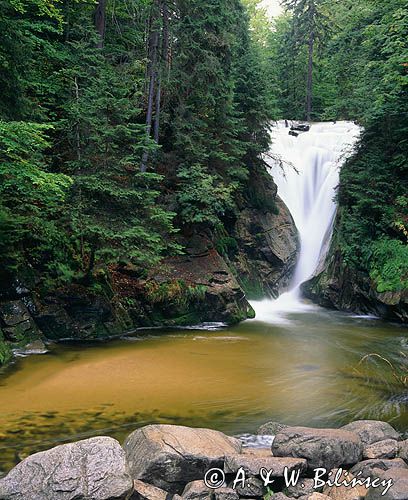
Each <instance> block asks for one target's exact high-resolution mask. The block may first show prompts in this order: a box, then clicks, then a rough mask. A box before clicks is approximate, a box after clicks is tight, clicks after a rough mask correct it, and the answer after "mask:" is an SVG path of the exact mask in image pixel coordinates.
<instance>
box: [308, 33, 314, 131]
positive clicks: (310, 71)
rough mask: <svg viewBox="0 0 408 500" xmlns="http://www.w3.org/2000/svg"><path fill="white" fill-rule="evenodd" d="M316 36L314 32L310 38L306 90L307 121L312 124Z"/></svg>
mask: <svg viewBox="0 0 408 500" xmlns="http://www.w3.org/2000/svg"><path fill="white" fill-rule="evenodd" d="M314 41H315V35H314V31H313V30H312V31H311V32H310V36H309V64H308V68H307V88H306V120H307V121H308V122H310V120H311V116H312V97H313V50H314Z"/></svg>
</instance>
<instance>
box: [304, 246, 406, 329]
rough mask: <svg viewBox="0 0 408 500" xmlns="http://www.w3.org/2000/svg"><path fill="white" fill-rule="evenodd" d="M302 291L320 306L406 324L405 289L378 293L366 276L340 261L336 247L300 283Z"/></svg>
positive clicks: (339, 254)
mask: <svg viewBox="0 0 408 500" xmlns="http://www.w3.org/2000/svg"><path fill="white" fill-rule="evenodd" d="M302 291H303V294H304V295H305V296H306V297H307V298H309V299H311V300H313V301H314V302H316V303H318V304H320V305H321V306H323V307H328V308H331V309H339V310H342V311H350V312H356V313H359V314H374V315H376V316H379V317H382V318H384V319H387V320H391V321H399V322H402V323H408V290H402V291H399V292H385V293H378V292H377V291H376V290H374V289H373V288H372V284H371V281H370V278H369V276H368V275H365V274H363V273H361V272H358V271H355V270H352V269H350V268H348V267H347V266H346V265H345V264H344V263H343V260H342V257H341V253H340V251H339V250H335V249H334V250H333V249H332V250H331V251H330V253H329V255H328V257H327V260H326V262H324V263H321V265H319V268H318V270H317V272H316V273H315V276H314V277H312V278H311V279H310V280H309V281H307V282H306V283H303V285H302Z"/></svg>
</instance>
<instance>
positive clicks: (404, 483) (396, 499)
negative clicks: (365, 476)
mask: <svg viewBox="0 0 408 500" xmlns="http://www.w3.org/2000/svg"><path fill="white" fill-rule="evenodd" d="M377 477H378V478H379V479H381V480H383V481H392V486H391V488H390V489H389V490H388V491H387V493H385V495H383V493H384V487H379V488H374V487H371V488H370V489H369V490H368V493H367V496H366V500H408V470H406V469H395V468H393V469H389V470H387V471H380V470H378V471H377Z"/></svg>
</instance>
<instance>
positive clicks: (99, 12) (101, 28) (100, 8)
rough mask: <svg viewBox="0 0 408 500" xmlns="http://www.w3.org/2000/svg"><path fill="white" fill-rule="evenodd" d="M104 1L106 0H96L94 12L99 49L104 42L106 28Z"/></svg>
mask: <svg viewBox="0 0 408 500" xmlns="http://www.w3.org/2000/svg"><path fill="white" fill-rule="evenodd" d="M106 2H107V0H98V4H97V5H96V9H95V14H94V23H95V29H96V31H97V33H98V35H99V40H98V45H97V47H98V48H99V49H101V48H102V47H103V44H104V42H105V29H106Z"/></svg>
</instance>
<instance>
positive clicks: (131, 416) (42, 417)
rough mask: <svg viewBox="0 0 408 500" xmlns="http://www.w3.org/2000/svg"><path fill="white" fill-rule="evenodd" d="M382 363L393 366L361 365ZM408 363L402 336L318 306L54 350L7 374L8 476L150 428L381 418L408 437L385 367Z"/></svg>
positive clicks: (4, 463) (4, 464) (4, 428)
mask: <svg viewBox="0 0 408 500" xmlns="http://www.w3.org/2000/svg"><path fill="white" fill-rule="evenodd" d="M260 317H261V319H262V318H264V316H263V315H262V314H261V315H260ZM146 335H147V336H146ZM374 353H376V354H379V355H381V356H382V357H383V358H386V360H387V361H385V360H383V359H381V358H380V357H370V358H367V359H366V360H365V361H363V362H360V361H361V359H362V358H363V357H364V356H366V355H369V354H374ZM405 354H408V339H407V329H406V328H403V327H401V326H398V325H392V324H387V323H384V322H381V321H379V320H375V319H372V318H361V317H353V316H351V315H346V314H342V313H337V312H332V311H326V310H323V309H320V308H316V307H311V308H305V309H304V310H302V309H301V310H299V311H297V312H296V313H290V312H288V313H286V314H285V317H284V318H281V320H279V318H275V317H272V319H269V320H265V318H264V319H263V321H261V320H253V321H246V322H244V323H242V324H240V325H238V326H236V327H234V328H220V329H218V330H209V331H208V330H207V331H206V330H177V331H176V330H173V331H168V330H167V331H151V332H148V333H147V334H146V332H145V333H144V335H143V336H142V335H139V336H133V337H127V338H124V339H121V340H115V341H111V342H107V343H97V344H93V345H89V344H88V345H84V344H63V345H62V344H59V345H53V346H50V352H49V353H47V354H45V355H33V356H29V357H25V358H19V359H18V360H17V361H16V362H15V363H14V364H13V365H12V366H10V367H8V368H7V369H4V370H3V371H2V372H1V373H0V402H1V414H0V471H3V472H4V471H6V470H8V469H9V468H11V467H12V466H13V465H14V464H15V463H17V462H18V461H19V460H20V459H21V458H23V457H25V456H27V455H28V454H30V453H33V452H35V451H39V450H42V449H46V448H50V447H52V446H54V445H56V444H60V443H63V442H67V441H73V440H77V439H81V438H85V437H89V436H93V435H103V434H105V435H111V436H113V437H116V438H118V439H119V440H122V439H123V438H124V437H125V436H126V435H127V434H128V433H129V432H131V431H132V430H133V429H135V428H136V427H138V426H141V425H145V424H147V423H153V422H160V423H174V424H185V425H193V426H206V427H212V428H216V429H219V430H222V431H224V432H227V433H229V434H240V433H253V432H255V431H256V429H257V427H258V426H259V425H260V424H262V423H264V422H265V421H267V420H277V421H281V422H284V423H288V424H302V425H310V426H317V427H319V426H338V425H340V424H342V423H345V422H348V421H350V420H352V419H356V418H381V419H385V420H388V421H390V422H392V423H393V425H395V426H396V427H397V428H399V429H401V430H404V431H405V430H406V429H408V411H407V402H408V390H405V388H404V386H403V385H402V384H400V383H399V382H398V381H397V379H396V378H395V373H394V370H393V369H392V368H391V366H390V365H389V363H391V364H392V365H394V368H396V366H397V364H400V363H402V362H403V360H404V359H405V357H404V356H405Z"/></svg>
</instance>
